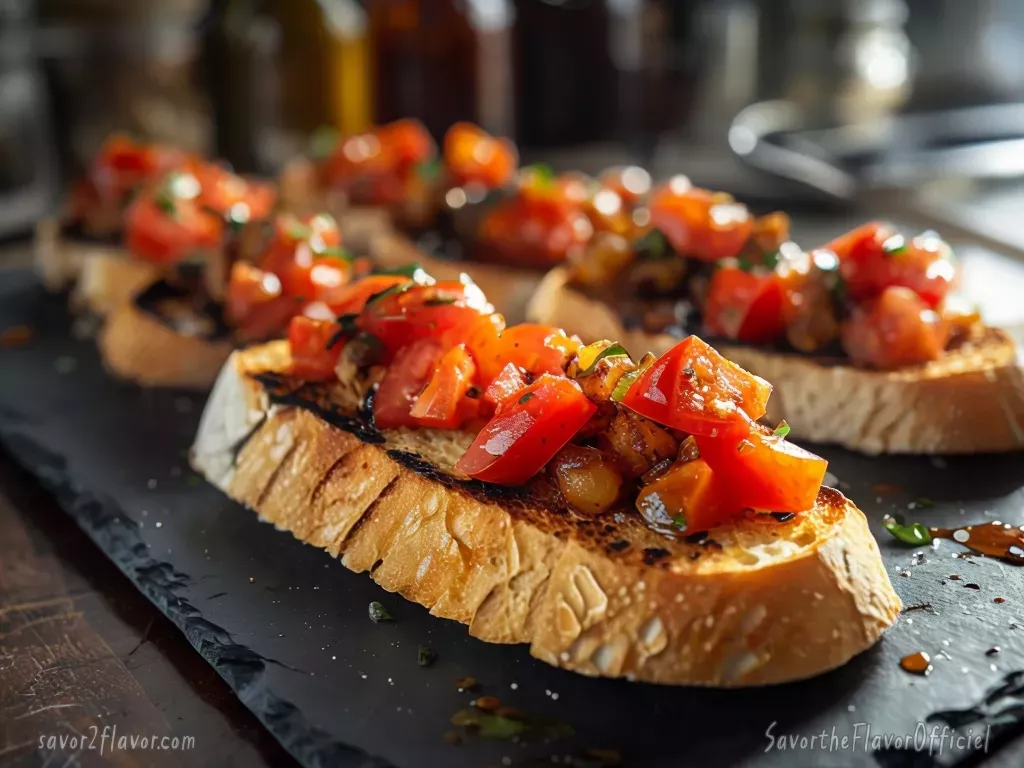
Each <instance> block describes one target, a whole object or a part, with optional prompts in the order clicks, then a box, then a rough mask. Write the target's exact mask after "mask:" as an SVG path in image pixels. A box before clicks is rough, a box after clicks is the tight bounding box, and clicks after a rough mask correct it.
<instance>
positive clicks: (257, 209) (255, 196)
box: [193, 162, 277, 224]
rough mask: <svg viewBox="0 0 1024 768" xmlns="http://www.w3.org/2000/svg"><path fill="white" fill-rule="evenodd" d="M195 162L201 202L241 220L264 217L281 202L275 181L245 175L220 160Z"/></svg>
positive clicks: (225, 214)
mask: <svg viewBox="0 0 1024 768" xmlns="http://www.w3.org/2000/svg"><path fill="white" fill-rule="evenodd" d="M195 165H196V167H195V168H194V170H193V173H194V174H195V176H196V178H197V179H199V185H200V187H201V191H200V193H199V200H200V203H201V204H203V205H205V206H206V207H208V208H210V209H212V210H213V211H215V212H216V213H218V214H219V215H220V216H222V217H227V218H229V219H231V220H232V221H236V222H238V223H240V224H244V223H245V222H247V221H261V220H263V219H265V218H267V216H269V215H270V211H271V210H272V209H273V207H274V204H275V203H276V202H277V192H276V190H275V189H274V186H273V185H272V184H269V183H266V182H260V181H251V180H249V179H245V178H242V177H241V176H238V175H237V174H234V173H232V172H231V171H229V170H228V169H227V168H224V167H222V166H220V165H217V164H216V163H206V162H200V163H196V164H195Z"/></svg>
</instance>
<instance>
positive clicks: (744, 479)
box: [696, 422, 828, 512]
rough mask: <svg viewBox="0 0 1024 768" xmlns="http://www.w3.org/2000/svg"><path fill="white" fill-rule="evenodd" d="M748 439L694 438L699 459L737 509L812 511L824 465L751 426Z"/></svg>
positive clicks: (821, 461) (732, 437)
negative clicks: (724, 486) (725, 484)
mask: <svg viewBox="0 0 1024 768" xmlns="http://www.w3.org/2000/svg"><path fill="white" fill-rule="evenodd" d="M749 424H750V432H749V433H747V434H745V435H744V434H736V435H727V436H724V437H708V436H704V435H697V436H696V439H697V447H698V449H699V450H700V456H701V458H702V459H704V460H705V461H706V462H707V463H708V466H709V467H711V469H712V470H714V472H715V473H716V474H717V475H720V476H721V478H722V479H723V480H726V479H727V480H728V487H729V488H730V493H731V497H732V498H733V499H734V500H735V502H736V503H737V504H738V505H739V506H740V507H751V508H753V509H759V510H769V511H772V512H803V511H805V510H808V509H811V508H812V507H813V506H814V502H815V499H817V498H818V490H819V489H820V488H821V483H822V481H823V480H824V479H825V470H826V469H827V468H828V462H827V461H825V459H823V458H821V457H820V456H816V455H814V454H813V453H811V452H810V451H805V450H804V449H803V448H801V447H799V446H798V445H794V444H793V443H791V442H789V441H788V440H786V439H785V438H784V437H781V436H779V435H776V434H775V433H774V432H773V431H772V430H770V429H768V428H767V427H762V426H761V425H759V424H756V423H754V422H749Z"/></svg>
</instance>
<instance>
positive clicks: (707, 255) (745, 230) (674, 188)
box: [650, 176, 754, 261]
mask: <svg viewBox="0 0 1024 768" xmlns="http://www.w3.org/2000/svg"><path fill="white" fill-rule="evenodd" d="M650 208H651V226H652V227H655V228H657V229H659V230H661V232H662V234H664V235H665V237H666V238H667V239H668V241H669V243H670V244H671V245H672V247H673V248H674V249H675V251H676V253H679V254H681V255H683V256H691V257H693V258H695V259H700V260H701V261H717V260H718V259H724V258H728V257H730V256H736V255H737V254H738V253H739V252H740V250H741V249H742V248H743V246H744V245H745V244H746V242H747V240H748V239H749V238H750V234H751V232H752V231H753V228H754V219H753V217H752V216H751V215H750V211H748V210H747V207H746V206H745V205H743V204H741V203H737V202H736V201H735V200H733V199H732V198H731V197H729V196H728V195H725V194H722V193H714V192H709V191H708V190H706V189H699V188H697V187H693V186H691V185H690V182H689V180H688V179H687V178H686V177H685V176H676V177H675V178H673V179H671V180H669V181H668V182H667V183H666V184H664V185H662V186H661V187H659V188H658V189H656V190H655V191H654V193H653V195H652V196H651V204H650Z"/></svg>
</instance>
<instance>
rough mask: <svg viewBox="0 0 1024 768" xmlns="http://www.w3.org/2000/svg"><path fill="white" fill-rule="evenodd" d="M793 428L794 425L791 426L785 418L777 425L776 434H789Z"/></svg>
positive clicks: (780, 435) (777, 435) (781, 435)
mask: <svg viewBox="0 0 1024 768" xmlns="http://www.w3.org/2000/svg"><path fill="white" fill-rule="evenodd" d="M791 429H792V427H790V426H789V424H788V423H787V422H786V421H785V420H783V421H782V422H781V423H780V424H779V426H777V427H776V428H775V436H776V437H785V436H786V435H788V434H789V433H790V430H791Z"/></svg>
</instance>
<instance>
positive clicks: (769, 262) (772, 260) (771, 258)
mask: <svg viewBox="0 0 1024 768" xmlns="http://www.w3.org/2000/svg"><path fill="white" fill-rule="evenodd" d="M761 260H762V261H763V262H764V265H765V267H767V268H768V269H775V268H776V267H777V266H778V265H779V252H778V251H770V252H769V253H766V254H764V255H763V256H762V257H761Z"/></svg>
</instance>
